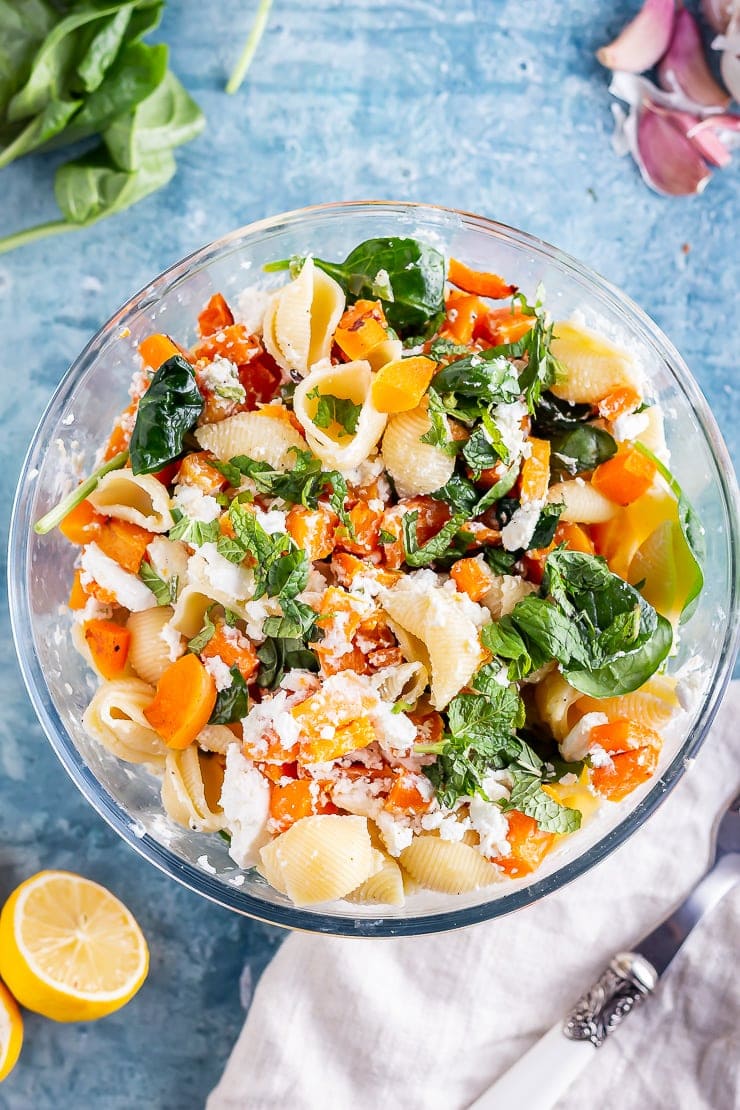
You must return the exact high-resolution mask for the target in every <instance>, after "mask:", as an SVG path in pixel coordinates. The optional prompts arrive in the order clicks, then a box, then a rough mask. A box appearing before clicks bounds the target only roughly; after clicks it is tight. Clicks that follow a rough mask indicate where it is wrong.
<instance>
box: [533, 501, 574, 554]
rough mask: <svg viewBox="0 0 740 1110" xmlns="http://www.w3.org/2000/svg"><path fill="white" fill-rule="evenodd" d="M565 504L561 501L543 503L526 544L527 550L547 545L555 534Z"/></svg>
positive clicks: (534, 549)
mask: <svg viewBox="0 0 740 1110" xmlns="http://www.w3.org/2000/svg"><path fill="white" fill-rule="evenodd" d="M564 508H565V505H563V504H562V503H561V502H558V503H557V504H553V505H544V506H543V507H542V512H541V513H540V515H539V517H538V519H537V523H536V525H535V529H534V532H533V533H532V538H531V539H530V541H529V543H528V544H527V551H537V550H538V549H539V548H542V547H549V546H550V544H551V543H552V541H553V537H554V535H555V529H556V528H557V526H558V521H559V520H560V514H561V513H562V511H563V509H564Z"/></svg>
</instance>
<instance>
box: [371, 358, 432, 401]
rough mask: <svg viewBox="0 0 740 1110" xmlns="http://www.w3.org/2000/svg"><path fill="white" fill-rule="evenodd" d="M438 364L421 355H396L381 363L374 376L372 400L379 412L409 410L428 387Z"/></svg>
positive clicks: (419, 399)
mask: <svg viewBox="0 0 740 1110" xmlns="http://www.w3.org/2000/svg"><path fill="white" fill-rule="evenodd" d="M436 370H437V364H436V362H434V360H433V359H431V358H426V357H425V356H424V355H413V356H412V357H411V358H399V359H396V360H395V361H394V362H387V363H386V364H385V366H381V368H380V370H378V372H377V374H376V375H375V377H374V379H373V384H372V391H371V396H372V402H373V404H374V405H375V407H376V409H377V410H378V412H409V411H410V410H411V409H415V408H416V407H417V405H418V404H419V402H420V401H421V399H422V397H423V396H424V394H425V393H426V391H427V389H428V388H429V383H430V382H431V380H432V378H433V377H434V374H435V372H436Z"/></svg>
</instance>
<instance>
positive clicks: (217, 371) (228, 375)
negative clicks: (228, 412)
mask: <svg viewBox="0 0 740 1110" xmlns="http://www.w3.org/2000/svg"><path fill="white" fill-rule="evenodd" d="M198 377H199V379H200V385H201V386H202V387H203V388H204V389H205V390H207V391H208V392H209V393H215V395H216V396H217V397H222V398H223V399H224V400H225V401H236V402H237V403H239V404H241V403H242V402H243V401H245V400H246V399H247V391H246V390H245V388H244V386H243V385H242V383H241V381H240V380H239V367H238V366H237V365H236V364H235V363H233V362H232V361H231V360H230V359H228V358H221V357H220V356H217V357H216V358H214V360H213V362H211V363H209V364H208V366H206V367H205V368H204V369H203V370H201V371H199V374H198Z"/></svg>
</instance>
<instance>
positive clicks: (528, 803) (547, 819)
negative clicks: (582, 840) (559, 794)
mask: <svg viewBox="0 0 740 1110" xmlns="http://www.w3.org/2000/svg"><path fill="white" fill-rule="evenodd" d="M509 770H510V773H511V774H512V775H513V776H514V785H513V787H512V790H511V796H510V797H509V799H508V801H505V802H503V801H502V802H499V805H500V806H501V808H502V809H503V811H504V812H505V813H506V812H508V811H510V810H512V809H516V810H519V812H520V813H524V814H526V815H527V817H532V818H533V819H534V820H535V821H536V822H537V827H538V828H540V829H541V830H542V831H543V832H551V833H572V832H575V831H576V829H579V828H580V827H581V812H580V810H577V809H569V808H568V807H567V806H563V805H561V804H560V803H559V802H556V801H555V799H554V798H551V797H550V795H549V794H546V793H545V791H544V790H543V789H542V780H541V778H540V777H539V775H532V774H528V773H527V772H525V771H518V770H512V769H511V768H509Z"/></svg>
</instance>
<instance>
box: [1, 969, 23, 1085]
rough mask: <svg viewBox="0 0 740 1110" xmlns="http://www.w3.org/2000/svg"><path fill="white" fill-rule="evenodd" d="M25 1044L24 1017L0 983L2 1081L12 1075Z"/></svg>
mask: <svg viewBox="0 0 740 1110" xmlns="http://www.w3.org/2000/svg"><path fill="white" fill-rule="evenodd" d="M22 1044H23V1019H22V1017H21V1012H20V1010H19V1009H18V1006H17V1005H16V1001H15V999H14V998H13V996H12V994H11V993H10V991H9V990H8V988H7V987H5V986H3V984H2V983H0V1083H2V1081H3V1079H5V1078H6V1076H8V1075H10V1073H11V1072H12V1070H13V1068H14V1067H15V1062H16V1060H17V1059H18V1057H19V1056H20V1052H21V1045H22Z"/></svg>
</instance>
